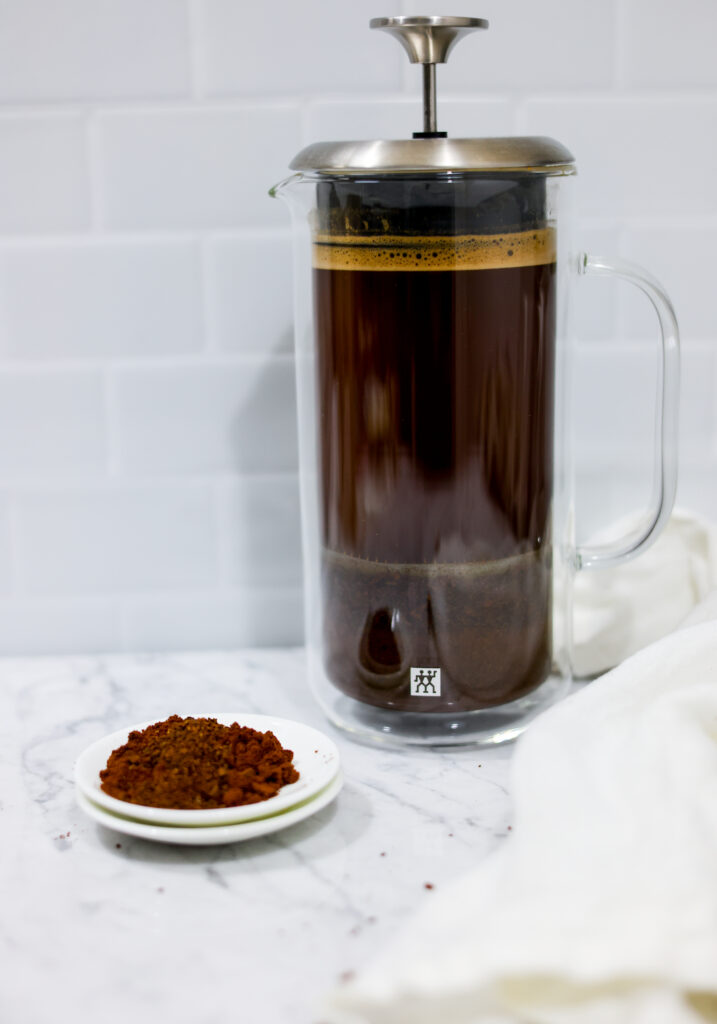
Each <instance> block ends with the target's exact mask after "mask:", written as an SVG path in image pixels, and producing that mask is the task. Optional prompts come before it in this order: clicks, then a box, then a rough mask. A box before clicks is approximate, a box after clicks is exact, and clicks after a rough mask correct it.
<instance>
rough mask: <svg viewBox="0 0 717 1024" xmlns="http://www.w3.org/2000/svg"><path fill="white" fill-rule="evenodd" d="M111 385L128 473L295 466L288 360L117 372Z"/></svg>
mask: <svg viewBox="0 0 717 1024" xmlns="http://www.w3.org/2000/svg"><path fill="white" fill-rule="evenodd" d="M113 385H114V395H115V406H116V412H117V424H118V435H119V461H120V466H121V468H122V470H123V471H124V472H125V473H130V474H133V473H136V474H147V473H151V474H161V475H167V474H170V475H171V474H195V473H206V474H211V473H242V472H249V473H260V472H281V471H285V470H294V469H295V468H296V461H297V449H296V404H295V398H294V392H295V388H294V367H293V363H292V361H291V360H290V359H280V360H276V359H242V360H241V361H240V362H239V361H237V362H233V363H219V364H215V365H196V366H182V367H180V366H174V367H172V366H167V367H159V368H153V369H146V370H145V369H127V370H118V371H117V373H116V375H115V377H114V381H113Z"/></svg>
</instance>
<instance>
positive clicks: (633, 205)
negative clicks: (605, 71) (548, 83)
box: [525, 97, 717, 219]
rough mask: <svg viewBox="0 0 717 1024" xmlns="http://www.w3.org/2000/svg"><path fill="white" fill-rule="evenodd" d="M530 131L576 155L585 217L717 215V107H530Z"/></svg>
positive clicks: (646, 103)
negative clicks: (550, 137) (716, 185)
mask: <svg viewBox="0 0 717 1024" xmlns="http://www.w3.org/2000/svg"><path fill="white" fill-rule="evenodd" d="M525 130H526V132H527V133H528V134H530V135H549V136H553V137H554V138H556V139H559V140H560V141H561V142H562V143H563V144H564V145H566V146H567V147H568V149H570V150H571V151H572V152H573V154H574V156H575V158H576V160H577V165H578V171H579V178H578V207H579V210H580V213H581V214H582V215H591V216H602V217H608V218H611V219H615V218H617V219H622V218H625V217H645V216H647V217H665V216H667V217H669V216H692V215H699V216H709V215H710V214H715V213H717V189H715V187H714V181H715V176H716V175H717V100H715V99H693V100H682V99H674V98H665V99H661V100H650V99H645V100H641V99H634V98H633V99H628V98H624V97H615V98H611V99H594V98H590V99H588V98H572V99H562V100H559V99H554V100H552V99H551V100H547V99H545V100H531V101H529V102H528V103H527V104H526V110H525Z"/></svg>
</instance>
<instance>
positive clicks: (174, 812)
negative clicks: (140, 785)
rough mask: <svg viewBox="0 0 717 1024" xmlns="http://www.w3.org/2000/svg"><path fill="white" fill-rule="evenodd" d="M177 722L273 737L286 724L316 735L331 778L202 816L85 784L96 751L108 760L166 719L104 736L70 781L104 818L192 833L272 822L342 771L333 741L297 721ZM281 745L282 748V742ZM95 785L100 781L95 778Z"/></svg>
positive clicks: (254, 717)
mask: <svg viewBox="0 0 717 1024" xmlns="http://www.w3.org/2000/svg"><path fill="white" fill-rule="evenodd" d="M180 717H182V718H189V717H191V718H216V719H217V720H218V721H220V724H224V723H222V721H221V720H222V719H231V720H232V722H239V723H240V724H241V723H242V722H245V723H246V724H247V725H248V727H249V728H257V729H259V730H260V731H262V732H266V731H268V730H271V731H274V727H276V728H279V730H280V729H281V726H282V725H284V724H286V725H288V726H291V727H292V728H294V729H296V728H298V729H300V730H302V731H306V732H307V733H309V734H314V736H315V737H316V739H315V740H314V739H312V740H311V742H316V743H317V747H318V750H319V753H320V754H323V755H324V756H325V755H326V754H328V755H329V758H330V761H332V762H333V770H332V772H331V774H330V775H326V774H324V775H323V777H322V779H321V780H320V782H321V784H320V785H319V786H318V787H317V785H316V783H313V784H311V783H310V784H309V787H308V789H307V791H306V792H304V793H301V792H299V793H297V792H296V791H295V790H294V791H293V792H292V787H293V786H295V785H298V784H299V783H300V782H301V779H299V780H297V782H295V783H289V784H288V785H285V786H282V787H281V789H280V790H279V792H278V793H276V794H275V795H274V796H272V797H270V798H269V799H268V800H260V801H258V802H257V803H253V804H239V805H237V806H235V807H211V808H206V809H203V810H202V809H197V810H191V809H187V808H182V809H175V808H170V807H152V806H151V805H148V804H134V803H130V802H129V801H125V800H120V799H118V798H117V797H113V796H110V795H109V794H108V793H105V792H104V791H103V790H102V789H100V787H99V785H93V783H92V782H90V781H89V774H90V773H89V772H86V771H85V762H86V761H87V760H88V759H90V758H91V756H92V753H93V751H95V748H98V747H99V748H103V747H105V748H107V750H108V753H107V756H109V753H111V752H112V750H114V749H116V748H117V747H118V746H122V744H123V743H126V742H127V738H128V736H129V734H130V733H131V732H134V731H140V730H142V729H146V728H147V727H148V726H150V725H155V724H157V723H158V722H163V721H166V718H152V719H148V720H147V721H144V722H139V723H136V724H132V725H128V726H123V727H122V728H121V729H116V730H114V732H111V733H107V734H106V735H105V736H101V737H99V738H98V739H96V740H94V741H93V742H92V743H90V744H89V745H88V746H87V747H85V748H84V750H82V751H81V752H80V754H79V755H78V756H77V757H76V759H75V765H74V781H75V785H76V787H77V788H78V789H79V790H80V791H81V792H82V793H83V794H84V795H85V796H86V797H87V799H89V800H90V801H91V802H92V803H93V804H95V805H96V806H100V807H102V808H103V809H104V810H106V811H107V812H108V813H110V814H114V815H117V816H121V817H126V818H129V819H132V820H135V821H140V822H143V823H145V824H148V825H159V826H173V827H178V826H182V827H185V828H193V829H194V828H220V827H222V826H223V825H236V824H240V823H241V822H246V821H256V820H259V819H263V818H268V817H272V816H274V815H276V814H282V813H285V812H286V811H287V810H290V809H291V808H293V807H295V806H296V805H298V804H302V803H304V802H306V801H307V800H310V799H312V796H315V795H316V794H318V793H320V792H321V790H322V789H323V788H324V787H325V786H327V785H329V783H330V782H331V781H332V780H333V779H334V778H335V777H336V775H337V774H338V772H339V771H340V770H341V756H340V752H339V749H338V747H337V746H336V743H335V742H334V741H333V740H332V739H331V737H329V736H327V735H326V734H325V733H323V732H321V731H320V730H319V729H317V728H316V727H315V726H313V725H307V724H305V723H304V722H299V721H297V720H296V719H291V718H284V717H280V716H277V715H267V714H262V713H259V712H256V713H255V712H249V713H246V714H237V713H236V712H212V713H210V714H207V713H204V714H197V713H195V714H191V715H190V714H182V715H181V716H180ZM254 723H256V724H254ZM277 738H279V737H277ZM279 740H280V742H282V743H283V741H282V740H281V739H280V738H279ZM287 745H288V744H287ZM325 763H328V762H325ZM305 770H306V769H304V771H305ZM83 772H84V774H83ZM97 779H99V775H98V776H97ZM93 782H94V779H93Z"/></svg>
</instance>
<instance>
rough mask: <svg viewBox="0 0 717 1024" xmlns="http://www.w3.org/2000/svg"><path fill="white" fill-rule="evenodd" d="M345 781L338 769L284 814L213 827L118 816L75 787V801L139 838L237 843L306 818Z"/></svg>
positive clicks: (117, 829) (92, 814)
mask: <svg viewBox="0 0 717 1024" xmlns="http://www.w3.org/2000/svg"><path fill="white" fill-rule="evenodd" d="M343 784H344V779H343V775H342V774H341V772H339V773H338V774H337V775H335V776H334V778H333V779H332V781H331V782H330V783H329V784H328V786H327V787H326V788H325V789H322V790H321V792H320V793H319V794H318V795H317V796H315V797H313V799H311V800H307V801H306V802H305V803H302V804H300V805H299V806H298V807H293V808H292V809H291V810H288V811H284V813H283V814H272V815H271V817H270V818H260V819H259V821H244V822H239V823H238V824H235V825H217V826H216V827H215V828H182V826H181V825H149V824H148V823H147V822H144V821H133V820H132V819H131V818H120V817H118V816H117V815H114V814H110V813H109V812H108V811H105V810H103V809H102V808H101V807H98V806H97V804H93V803H92V801H91V800H88V799H87V797H86V796H85V795H84V794H83V793H82V792H81V791H80V790H79V789H78V790H76V791H75V798H76V800H77V803H78V804H79V806H80V807H81V808H82V810H83V811H84V812H85V814H87V815H89V817H90V818H93V819H94V821H96V822H98V824H100V825H103V826H104V827H105V828H111V829H113V830H114V831H115V832H122V833H123V834H124V835H127V836H135V837H136V838H138V839H151V840H152V841H153V842H155V843H176V844H178V845H180V846H214V845H217V844H220V843H221V844H223V843H240V842H242V841H243V840H245V839H258V837H259V836H268V835H270V834H271V833H272V832H278V831H279V830H280V829H282V828H288V827H289V826H290V825H297V824H298V823H299V822H300V821H303V820H304V819H305V818H309V817H311V815H312V814H316V813H317V811H320V810H322V809H323V808H324V807H326V806H327V805H328V804H330V803H331V801H332V800H334V799H335V798H336V797H337V796H338V794H339V792H340V790H341V787H342V786H343Z"/></svg>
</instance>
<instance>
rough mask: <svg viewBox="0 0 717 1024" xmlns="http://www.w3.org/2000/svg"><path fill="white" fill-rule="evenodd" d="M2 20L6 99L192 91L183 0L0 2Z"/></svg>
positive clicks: (1, 91)
mask: <svg viewBox="0 0 717 1024" xmlns="http://www.w3.org/2000/svg"><path fill="white" fill-rule="evenodd" d="M0 25H2V26H3V31H1V32H0V99H2V100H5V101H7V100H39V99H48V100H65V99H85V98H86V99H99V98H110V99H111V98H115V97H124V96H128V97H137V98H140V97H144V96H174V95H177V94H181V93H187V92H188V91H189V86H190V72H189V41H188V26H187V15H186V9H185V5H184V3H183V2H182V0H151V3H147V2H146V0H102V2H101V3H98V0H62V3H53V2H52V0H0Z"/></svg>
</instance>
